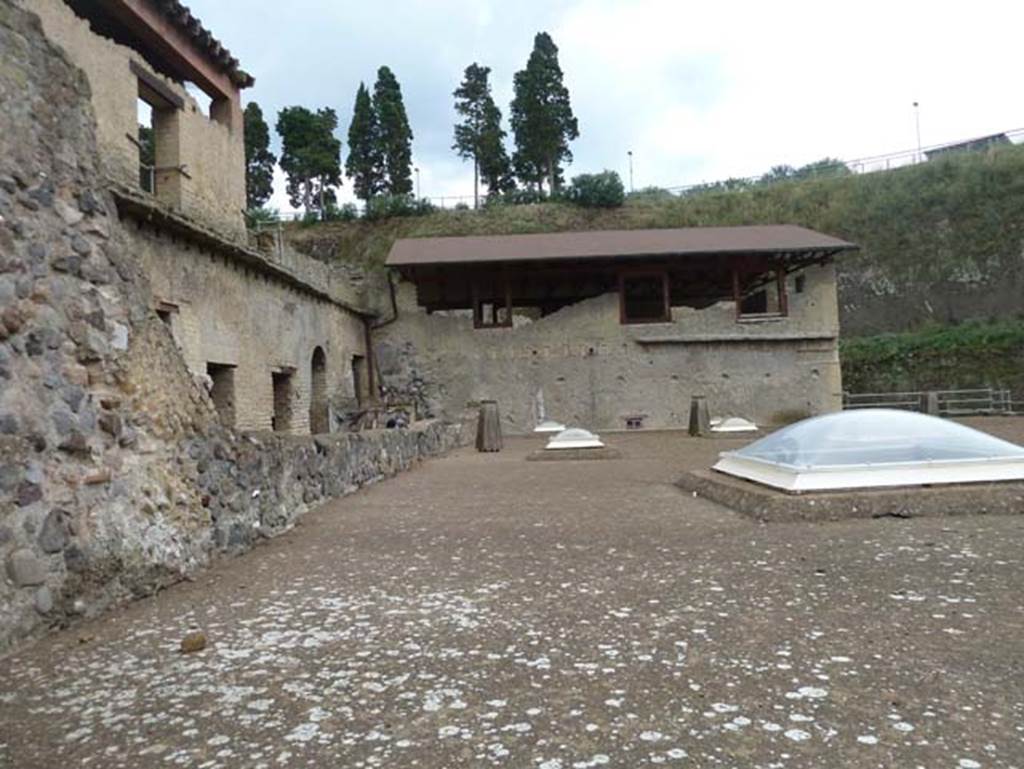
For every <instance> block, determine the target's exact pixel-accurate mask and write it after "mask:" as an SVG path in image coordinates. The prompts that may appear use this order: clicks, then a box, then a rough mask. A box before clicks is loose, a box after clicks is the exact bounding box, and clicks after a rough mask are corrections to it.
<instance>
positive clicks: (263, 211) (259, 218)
mask: <svg viewBox="0 0 1024 769" xmlns="http://www.w3.org/2000/svg"><path fill="white" fill-rule="evenodd" d="M280 216H281V214H280V212H278V210H277V209H276V208H250V209H249V210H248V211H246V212H245V226H246V227H249V228H250V229H254V230H257V229H259V228H260V227H265V226H266V225H268V224H274V223H275V222H277V221H278V219H279V218H280Z"/></svg>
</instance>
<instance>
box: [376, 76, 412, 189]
mask: <svg viewBox="0 0 1024 769" xmlns="http://www.w3.org/2000/svg"><path fill="white" fill-rule="evenodd" d="M373 111H374V113H376V116H377V129H378V133H377V136H378V144H377V147H378V150H379V151H380V154H381V159H382V169H383V174H382V176H383V181H384V184H383V188H384V191H386V192H389V193H390V194H392V195H408V194H410V193H411V192H412V129H411V128H409V119H408V118H407V117H406V114H405V104H404V103H403V102H402V89H401V87H400V86H399V85H398V80H397V79H396V78H395V75H394V73H393V72H392V71H391V70H390V69H389V68H387V67H381V68H380V69H378V70H377V82H376V83H375V84H374V86H373Z"/></svg>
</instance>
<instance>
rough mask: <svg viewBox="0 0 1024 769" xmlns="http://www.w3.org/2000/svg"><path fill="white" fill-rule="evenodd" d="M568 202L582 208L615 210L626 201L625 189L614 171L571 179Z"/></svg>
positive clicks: (582, 175)
mask: <svg viewBox="0 0 1024 769" xmlns="http://www.w3.org/2000/svg"><path fill="white" fill-rule="evenodd" d="M569 200H571V201H572V202H573V203H575V204H576V205H579V206H583V207H584V208H617V207H618V206H621V205H622V204H623V203H624V202H625V201H626V188H625V187H624V186H623V184H622V178H621V177H620V176H619V175H618V174H617V173H616V172H615V171H602V172H601V173H599V174H580V175H579V176H576V177H573V180H572V187H570V188H569Z"/></svg>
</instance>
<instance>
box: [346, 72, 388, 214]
mask: <svg viewBox="0 0 1024 769" xmlns="http://www.w3.org/2000/svg"><path fill="white" fill-rule="evenodd" d="M348 147H349V150H348V159H347V160H346V161H345V173H346V175H347V176H348V178H349V179H351V180H352V186H353V188H354V189H355V193H356V197H357V198H360V199H361V200H364V201H365V200H369V199H370V198H372V197H373V196H374V195H376V194H378V193H380V192H382V191H383V190H384V159H383V153H382V152H381V146H380V126H379V125H378V121H377V113H376V112H375V111H374V109H373V101H372V100H371V99H370V92H369V91H368V90H367V89H366V86H365V85H364V84H362V83H360V84H359V90H358V91H356V103H355V106H354V107H353V109H352V122H351V123H350V124H349V127H348Z"/></svg>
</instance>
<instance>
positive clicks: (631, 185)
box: [626, 150, 633, 192]
mask: <svg viewBox="0 0 1024 769" xmlns="http://www.w3.org/2000/svg"><path fill="white" fill-rule="evenodd" d="M626 154H627V155H629V191H630V192H633V150H629V151H627V152H626Z"/></svg>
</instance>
